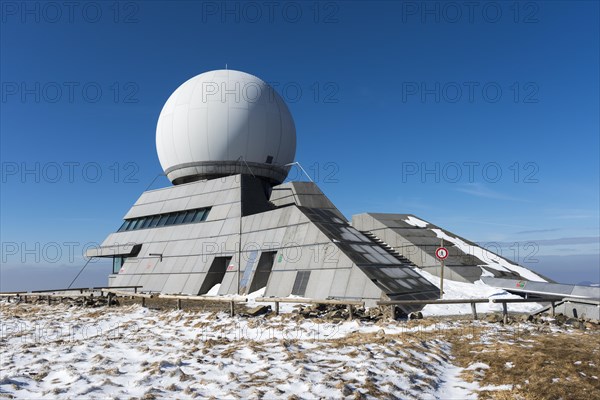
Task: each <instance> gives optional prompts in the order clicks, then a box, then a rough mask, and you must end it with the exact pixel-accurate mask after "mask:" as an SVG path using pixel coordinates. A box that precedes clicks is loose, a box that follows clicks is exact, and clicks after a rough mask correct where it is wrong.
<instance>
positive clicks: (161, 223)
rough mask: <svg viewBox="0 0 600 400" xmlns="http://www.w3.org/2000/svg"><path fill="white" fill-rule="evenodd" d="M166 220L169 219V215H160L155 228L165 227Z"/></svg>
mask: <svg viewBox="0 0 600 400" xmlns="http://www.w3.org/2000/svg"><path fill="white" fill-rule="evenodd" d="M167 219H169V214H163V215H161V216H160V219H159V220H158V224H156V226H165V225H166V223H167Z"/></svg>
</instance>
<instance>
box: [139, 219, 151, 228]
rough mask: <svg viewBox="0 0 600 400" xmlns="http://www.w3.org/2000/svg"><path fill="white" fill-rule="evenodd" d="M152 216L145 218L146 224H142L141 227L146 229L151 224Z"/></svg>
mask: <svg viewBox="0 0 600 400" xmlns="http://www.w3.org/2000/svg"><path fill="white" fill-rule="evenodd" d="M152 218H153V217H152V216H150V217H146V219H145V220H144V224H143V225H142V226H141V229H146V228H147V227H148V226H150V222H152Z"/></svg>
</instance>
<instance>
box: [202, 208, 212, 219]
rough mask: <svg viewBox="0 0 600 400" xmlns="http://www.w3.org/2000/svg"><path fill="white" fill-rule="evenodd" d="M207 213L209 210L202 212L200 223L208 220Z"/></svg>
mask: <svg viewBox="0 0 600 400" xmlns="http://www.w3.org/2000/svg"><path fill="white" fill-rule="evenodd" d="M209 211H210V208H207V209H205V210H204V214H203V215H202V221H206V218H208V212H209Z"/></svg>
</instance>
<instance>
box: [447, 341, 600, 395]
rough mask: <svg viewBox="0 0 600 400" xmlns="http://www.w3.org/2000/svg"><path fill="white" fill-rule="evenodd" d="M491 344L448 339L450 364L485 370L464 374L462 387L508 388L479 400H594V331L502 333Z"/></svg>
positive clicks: (598, 344)
mask: <svg viewBox="0 0 600 400" xmlns="http://www.w3.org/2000/svg"><path fill="white" fill-rule="evenodd" d="M494 336H495V337H494V338H493V340H489V337H488V340H486V341H478V340H468V339H465V338H464V337H460V336H455V335H448V338H447V339H448V340H449V341H450V342H451V343H452V348H453V355H454V356H455V357H456V358H455V360H454V362H455V363H456V364H458V365H459V366H461V367H463V368H466V367H468V366H469V365H471V364H473V363H475V362H482V363H485V364H487V365H489V367H490V368H489V369H483V370H469V371H465V373H464V374H463V378H464V379H465V380H467V381H473V380H477V381H479V383H480V385H481V386H486V385H513V388H512V390H505V391H481V392H480V397H481V398H489V399H496V400H504V399H511V400H512V399H523V400H541V399H586V400H591V399H600V369H599V366H600V331H598V330H594V331H585V332H557V333H551V332H541V333H539V332H538V333H533V334H527V333H526V332H521V333H520V334H519V335H517V336H515V334H514V332H509V331H506V332H504V333H500V334H499V335H494Z"/></svg>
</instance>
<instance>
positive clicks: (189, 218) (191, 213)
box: [183, 210, 196, 224]
mask: <svg viewBox="0 0 600 400" xmlns="http://www.w3.org/2000/svg"><path fill="white" fill-rule="evenodd" d="M195 214H196V210H189V211H188V212H186V213H185V218H184V219H183V223H184V224H188V223H190V222H192V221H193V220H194V215H195Z"/></svg>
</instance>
